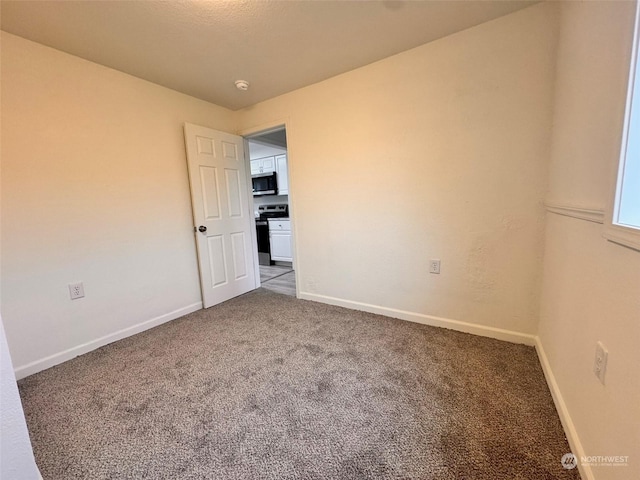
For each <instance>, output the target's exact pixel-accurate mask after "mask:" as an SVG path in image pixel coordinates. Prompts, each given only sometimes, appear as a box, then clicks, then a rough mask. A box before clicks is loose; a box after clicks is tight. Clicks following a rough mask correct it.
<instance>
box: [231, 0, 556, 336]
mask: <svg viewBox="0 0 640 480" xmlns="http://www.w3.org/2000/svg"><path fill="white" fill-rule="evenodd" d="M555 25H556V16H555V9H554V6H553V5H538V6H534V7H533V8H529V9H526V10H523V11H520V12H517V13H515V14H513V15H509V16H506V17H502V18H500V19H497V20H495V21H492V22H489V23H486V24H483V25H480V26H478V27H475V28H472V29H469V30H466V31H464V32H461V33H458V34H455V35H452V36H449V37H446V38H444V39H441V40H438V41H435V42H432V43H429V44H427V45H424V46H421V47H418V48H416V49H413V50H409V51H407V52H404V53H401V54H399V55H395V56H393V57H390V58H387V59H385V60H382V61H380V62H377V63H374V64H371V65H368V66H366V67H363V68H359V69H357V70H354V71H351V72H349V73H346V74H343V75H340V76H338V77H334V78H332V79H329V80H326V81H323V82H321V83H318V84H315V85H312V86H310V87H307V88H304V89H301V90H298V91H295V92H292V93H289V94H287V95H283V96H281V97H278V98H275V99H272V100H270V101H266V102H263V103H261V104H258V105H256V106H254V107H250V108H247V109H244V110H242V111H240V117H239V125H238V129H239V132H248V131H253V130H256V129H259V128H261V127H267V126H275V125H278V124H281V123H282V120H283V119H286V122H287V144H288V145H287V147H288V152H289V157H288V160H289V173H290V181H291V190H290V198H291V201H292V204H293V206H294V208H295V209H294V215H295V218H294V220H295V234H296V244H297V246H298V252H297V254H298V258H297V266H298V269H299V270H298V272H299V276H300V282H301V284H300V287H301V292H302V294H303V297H304V298H312V299H316V300H324V301H331V302H338V303H342V304H347V305H349V306H356V307H359V308H367V309H374V310H375V309H379V308H380V307H381V308H382V309H383V310H382V311H384V312H385V313H388V314H391V315H404V316H409V317H411V318H414V319H418V320H421V319H422V320H426V321H432V320H433V319H426V318H425V317H422V316H421V315H432V316H437V317H445V318H448V319H454V320H461V321H465V322H471V323H473V324H475V325H481V326H488V327H498V328H502V329H507V330H512V331H517V332H525V333H534V332H535V331H536V324H537V319H538V305H539V281H540V272H541V259H542V241H543V218H544V211H543V206H542V200H543V198H544V193H545V191H546V179H547V160H548V153H549V144H548V142H549V125H550V122H551V110H552V103H551V102H552V97H553V78H554V61H555V50H554V48H555V39H556V30H555ZM431 258H438V259H441V261H442V273H441V274H440V275H433V274H429V273H428V264H429V259H431ZM327 297H329V298H327Z"/></svg>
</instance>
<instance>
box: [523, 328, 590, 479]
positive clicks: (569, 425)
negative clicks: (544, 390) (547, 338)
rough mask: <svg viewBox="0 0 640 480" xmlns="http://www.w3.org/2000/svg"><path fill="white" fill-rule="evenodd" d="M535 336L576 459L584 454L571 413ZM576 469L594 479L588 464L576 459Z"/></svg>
mask: <svg viewBox="0 0 640 480" xmlns="http://www.w3.org/2000/svg"><path fill="white" fill-rule="evenodd" d="M535 338H536V344H535V347H536V351H537V352H538V359H539V360H540V365H541V366H542V371H543V372H544V377H545V378H546V380H547V385H548V386H549V390H550V391H551V397H552V398H553V403H554V404H555V406H556V411H557V412H558V416H559V417H560V422H561V423H562V427H563V428H564V432H565V435H566V436H567V440H568V441H569V446H570V447H571V452H572V453H573V454H574V455H575V456H576V457H577V458H578V459H580V458H582V457H584V456H585V453H584V448H583V447H582V443H581V442H580V438H579V437H578V432H577V431H576V427H575V425H574V424H573V420H571V415H569V409H568V408H567V405H566V403H564V398H563V397H562V393H561V392H560V387H558V383H557V382H556V377H555V376H554V374H553V371H552V370H551V365H550V364H549V359H548V358H547V355H546V353H545V351H544V348H543V346H542V342H541V341H540V337H538V336H536V337H535ZM567 453H568V452H567ZM558 461H559V460H558ZM578 470H579V471H580V476H581V477H582V478H583V480H595V477H594V476H593V472H592V470H591V466H590V465H582V463H581V462H580V461H578Z"/></svg>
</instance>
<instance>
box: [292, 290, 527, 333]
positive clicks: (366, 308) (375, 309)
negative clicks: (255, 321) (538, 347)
mask: <svg viewBox="0 0 640 480" xmlns="http://www.w3.org/2000/svg"><path fill="white" fill-rule="evenodd" d="M299 298H301V299H303V300H311V301H314V302H320V303H328V304H329V305H337V306H339V307H346V308H350V309H352V310H361V311H363V312H369V313H376V314H378V315H385V316H387V317H393V318H398V319H400V320H407V321H409V322H415V323H421V324H423V325H430V326H432V327H442V328H448V329H450V330H456V331H458V332H465V333H472V334H473V335H479V336H481V337H489V338H495V339H497V340H504V341H506V342H511V343H523V344H525V345H529V346H534V345H535V344H536V336H535V335H531V334H528V333H520V332H515V331H513V330H505V329H502V328H496V327H488V326H485V325H478V324H475V323H468V322H462V321H460V320H451V319H449V318H442V317H435V316H433V315H425V314H423V313H415V312H408V311H406V310H398V309H395V308H388V307H381V306H379V305H371V304H369V303H361V302H353V301H351V300H344V299H342V298H335V297H328V296H325V295H317V294H315V293H307V292H300V296H299Z"/></svg>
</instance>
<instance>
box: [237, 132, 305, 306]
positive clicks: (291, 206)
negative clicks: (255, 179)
mask: <svg viewBox="0 0 640 480" xmlns="http://www.w3.org/2000/svg"><path fill="white" fill-rule="evenodd" d="M283 128H284V129H285V131H286V134H287V175H288V178H289V195H288V197H289V219H290V220H291V249H292V253H293V259H292V260H293V261H292V262H291V263H292V266H293V270H294V271H295V272H296V275H295V278H296V298H300V277H301V275H300V267H299V266H300V263H299V262H298V248H297V242H296V238H297V234H296V225H297V223H298V222H297V221H296V216H295V206H294V205H295V202H294V195H295V194H294V189H293V188H292V187H291V186H292V176H291V172H292V168H291V165H292V163H291V157H292V155H291V122H290V121H289V120H287V119H285V120H274V121H272V122H267V123H263V124H261V125H257V126H254V127H250V128H245V129H241V130H240V131H239V132H238V135H240V136H241V137H242V138H244V152H245V153H244V155H245V162H246V163H247V172H248V176H249V178H248V182H249V185H251V163H250V162H251V160H250V156H249V140H250V139H251V138H252V137H256V136H259V135H263V134H265V133H269V132H273V131H274V130H281V129H283ZM249 195H250V197H251V200H250V205H251V211H252V212H253V193H249ZM252 240H253V242H254V252H253V253H254V259H255V269H256V288H258V287H259V286H260V285H261V282H260V265H259V263H258V238H257V235H256V232H255V229H254V231H253V236H252Z"/></svg>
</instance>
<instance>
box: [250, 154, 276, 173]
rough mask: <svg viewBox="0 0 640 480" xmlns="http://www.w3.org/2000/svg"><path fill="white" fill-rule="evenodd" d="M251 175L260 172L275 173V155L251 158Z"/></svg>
mask: <svg viewBox="0 0 640 480" xmlns="http://www.w3.org/2000/svg"><path fill="white" fill-rule="evenodd" d="M250 163H251V175H258V174H260V173H273V172H275V171H276V159H275V157H264V158H256V159H255V160H251V162H250Z"/></svg>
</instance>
